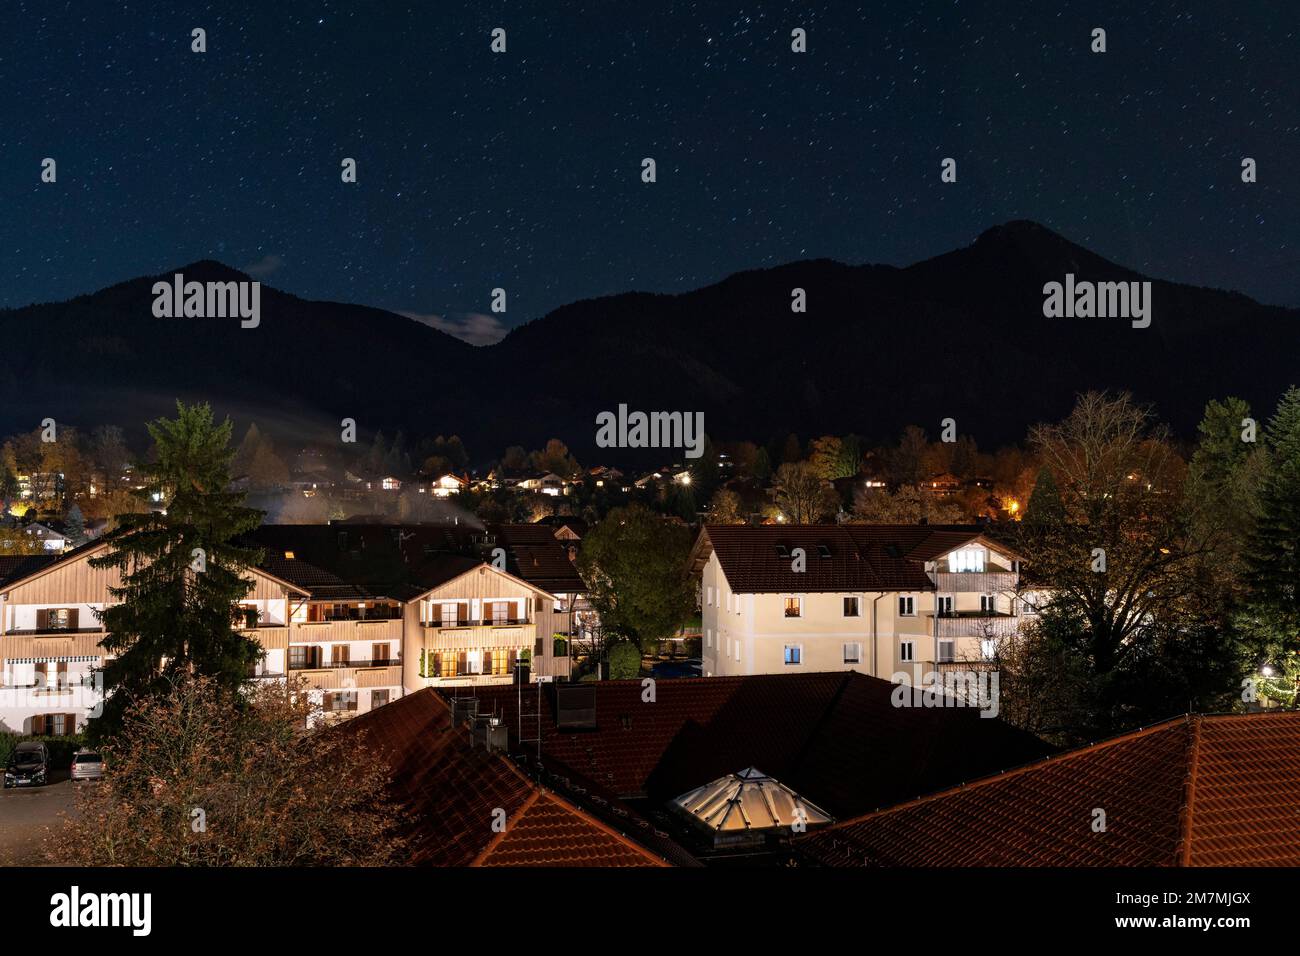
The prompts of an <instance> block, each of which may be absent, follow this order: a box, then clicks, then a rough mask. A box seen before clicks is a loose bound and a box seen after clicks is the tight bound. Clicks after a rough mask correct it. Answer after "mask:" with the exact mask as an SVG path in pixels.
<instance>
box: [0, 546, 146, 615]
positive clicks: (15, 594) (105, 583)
mask: <svg viewBox="0 0 1300 956" xmlns="http://www.w3.org/2000/svg"><path fill="white" fill-rule="evenodd" d="M105 550H106V549H98V548H97V549H95V550H94V551H93V552H88V553H87V554H83V555H80V556H79V557H77V558H75V559H74V560H72V561H66V562H64V563H63V564H60V565H57V566H55V567H54V568H52V569H51V570H49V571H46V572H45V573H44V574H42V575H40V576H39V577H37V578H33V579H32V580H30V581H28V582H26V583H25V584H20V585H18V586H17V587H14V588H10V589H9V591H8V594H9V598H8V603H9V604H64V605H71V604H97V603H98V604H108V603H111V602H112V601H113V597H112V595H111V594H109V593H108V589H109V588H110V587H118V586H119V585H120V584H121V583H122V577H121V575H119V574H118V572H117V570H116V569H115V568H103V569H97V568H92V567H91V566H90V558H91V557H92V556H95V555H100V554H104V553H105Z"/></svg>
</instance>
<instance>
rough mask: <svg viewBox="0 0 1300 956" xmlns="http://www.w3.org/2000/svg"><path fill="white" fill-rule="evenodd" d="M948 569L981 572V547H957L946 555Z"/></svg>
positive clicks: (982, 557)
mask: <svg viewBox="0 0 1300 956" xmlns="http://www.w3.org/2000/svg"><path fill="white" fill-rule="evenodd" d="M948 570H949V571H959V572H982V571H983V570H984V549H983V548H958V549H957V550H956V551H954V552H953V553H952V554H950V555H948Z"/></svg>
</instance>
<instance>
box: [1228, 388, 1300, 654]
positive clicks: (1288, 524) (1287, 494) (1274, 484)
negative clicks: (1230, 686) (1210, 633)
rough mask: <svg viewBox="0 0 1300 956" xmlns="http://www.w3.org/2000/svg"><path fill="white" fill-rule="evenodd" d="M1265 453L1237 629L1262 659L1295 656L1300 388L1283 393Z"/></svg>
mask: <svg viewBox="0 0 1300 956" xmlns="http://www.w3.org/2000/svg"><path fill="white" fill-rule="evenodd" d="M1264 438H1265V447H1266V450H1267V453H1268V461H1267V465H1266V473H1265V476H1264V480H1263V488H1262V490H1261V491H1260V493H1259V507H1258V513H1257V515H1256V518H1255V523H1254V527H1253V528H1252V529H1251V533H1250V537H1249V539H1248V542H1247V545H1246V554H1245V565H1246V571H1247V581H1248V583H1249V588H1250V593H1249V597H1248V599H1247V602H1246V607H1245V609H1244V611H1243V613H1242V616H1241V619H1240V622H1239V623H1240V626H1241V628H1242V630H1243V631H1244V632H1245V633H1246V634H1248V635H1249V636H1250V637H1251V638H1252V644H1253V645H1254V646H1255V647H1256V648H1257V649H1258V651H1259V653H1260V655H1261V656H1262V657H1265V658H1275V659H1277V658H1281V657H1283V656H1286V655H1289V654H1293V653H1295V652H1296V651H1300V388H1295V387H1294V386H1293V387H1292V388H1290V389H1288V390H1287V392H1286V394H1285V395H1283V396H1282V400H1281V401H1280V402H1279V403H1278V406H1277V411H1276V413H1275V414H1274V415H1273V417H1272V419H1270V420H1269V423H1268V427H1267V428H1266V429H1265V434H1264Z"/></svg>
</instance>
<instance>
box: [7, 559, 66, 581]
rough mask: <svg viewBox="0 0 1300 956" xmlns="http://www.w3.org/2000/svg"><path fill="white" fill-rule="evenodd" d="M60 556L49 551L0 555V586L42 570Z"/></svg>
mask: <svg viewBox="0 0 1300 956" xmlns="http://www.w3.org/2000/svg"><path fill="white" fill-rule="evenodd" d="M60 557H61V556H60V555H57V554H49V553H46V554H6V555H0V588H2V587H5V586H7V585H9V584H10V583H12V582H14V581H18V580H20V579H22V578H25V577H27V576H28V575H31V574H35V573H36V572H37V571H40V570H43V569H44V568H46V567H47V566H49V565H51V564H54V563H55V562H56V561H58V560H59V558H60Z"/></svg>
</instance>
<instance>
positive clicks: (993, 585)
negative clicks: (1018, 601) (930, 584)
mask: <svg viewBox="0 0 1300 956" xmlns="http://www.w3.org/2000/svg"><path fill="white" fill-rule="evenodd" d="M1019 577H1020V576H1019V575H1018V574H1016V573H1015V572H1014V571H982V572H966V571H936V572H934V587H935V590H936V591H938V592H939V593H941V594H953V593H958V592H960V593H974V594H997V593H999V592H1001V591H1014V590H1015V589H1016V585H1017V582H1018V580H1019Z"/></svg>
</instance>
